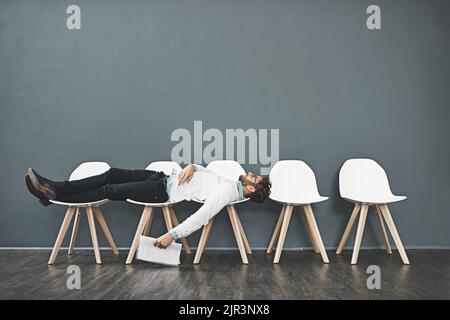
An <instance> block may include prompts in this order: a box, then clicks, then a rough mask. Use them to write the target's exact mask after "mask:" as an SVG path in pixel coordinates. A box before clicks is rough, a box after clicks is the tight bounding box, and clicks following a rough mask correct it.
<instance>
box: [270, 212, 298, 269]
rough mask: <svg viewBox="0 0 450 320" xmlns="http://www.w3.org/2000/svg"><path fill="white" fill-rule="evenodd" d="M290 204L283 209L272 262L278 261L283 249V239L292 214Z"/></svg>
mask: <svg viewBox="0 0 450 320" xmlns="http://www.w3.org/2000/svg"><path fill="white" fill-rule="evenodd" d="M292 209H293V206H292V205H287V206H286V209H285V211H284V217H283V223H282V225H281V230H280V235H279V237H278V244H277V250H276V251H275V257H274V259H273V263H279V262H280V257H281V251H282V250H283V245H284V240H285V239H286V234H287V230H288V228H289V222H290V221H291V216H292Z"/></svg>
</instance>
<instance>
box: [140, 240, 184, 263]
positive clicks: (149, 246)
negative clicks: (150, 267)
mask: <svg viewBox="0 0 450 320" xmlns="http://www.w3.org/2000/svg"><path fill="white" fill-rule="evenodd" d="M155 240H156V239H155V238H151V237H146V236H141V239H140V241H139V247H138V250H137V254H136V259H138V260H144V261H148V262H153V263H159V264H164V265H168V266H177V265H179V264H180V254H181V244H180V243H176V242H175V241H174V242H172V244H171V245H170V246H168V247H167V248H166V249H160V248H158V247H155V246H154V244H153V243H154V242H155Z"/></svg>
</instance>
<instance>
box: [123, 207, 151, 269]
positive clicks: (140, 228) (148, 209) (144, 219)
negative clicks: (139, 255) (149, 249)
mask: <svg viewBox="0 0 450 320" xmlns="http://www.w3.org/2000/svg"><path fill="white" fill-rule="evenodd" d="M152 212H153V207H145V208H144V211H143V212H142V215H141V219H140V220H139V224H138V227H137V229H136V234H135V235H134V238H133V242H132V243H131V247H130V252H128V257H127V261H126V262H125V263H126V264H130V263H131V262H132V261H133V258H134V254H135V253H136V249H137V247H138V246H139V241H140V239H141V235H142V232H144V228H145V226H146V225H147V223H148V220H149V219H150V215H151V214H152Z"/></svg>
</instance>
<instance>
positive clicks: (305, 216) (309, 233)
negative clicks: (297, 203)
mask: <svg viewBox="0 0 450 320" xmlns="http://www.w3.org/2000/svg"><path fill="white" fill-rule="evenodd" d="M302 209H303V210H302V211H303V217H304V218H305V224H306V231H307V232H308V236H309V239H310V240H311V244H312V247H313V250H314V252H315V253H320V250H319V247H318V246H317V243H316V239H315V237H314V235H313V232H312V227H311V221H310V220H309V218H308V215H307V214H306V211H305V209H304V208H302Z"/></svg>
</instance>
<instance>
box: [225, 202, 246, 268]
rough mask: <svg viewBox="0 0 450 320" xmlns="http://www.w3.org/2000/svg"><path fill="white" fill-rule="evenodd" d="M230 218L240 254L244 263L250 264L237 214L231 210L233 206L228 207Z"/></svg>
mask: <svg viewBox="0 0 450 320" xmlns="http://www.w3.org/2000/svg"><path fill="white" fill-rule="evenodd" d="M227 211H228V216H229V217H230V221H231V226H232V227H233V231H234V237H235V238H236V242H237V245H238V248H239V252H240V254H241V258H242V263H244V264H248V259H247V254H246V252H245V246H244V241H243V240H242V235H241V232H240V230H239V226H238V222H237V218H236V214H235V212H234V211H233V209H232V208H231V206H227Z"/></svg>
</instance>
